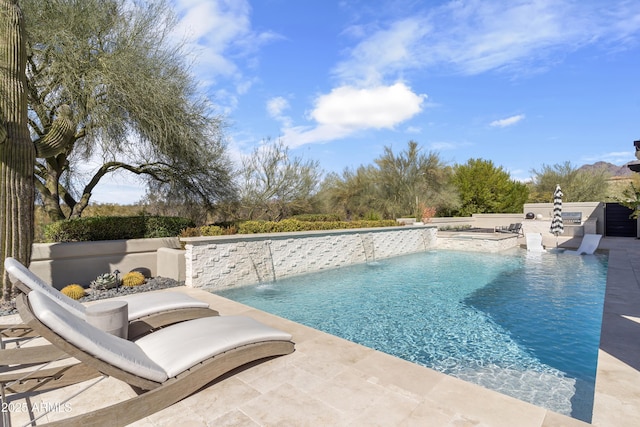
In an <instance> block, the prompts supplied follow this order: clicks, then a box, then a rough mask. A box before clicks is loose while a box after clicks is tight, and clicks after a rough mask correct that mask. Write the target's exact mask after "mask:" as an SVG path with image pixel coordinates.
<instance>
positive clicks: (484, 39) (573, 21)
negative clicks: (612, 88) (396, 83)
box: [334, 0, 640, 84]
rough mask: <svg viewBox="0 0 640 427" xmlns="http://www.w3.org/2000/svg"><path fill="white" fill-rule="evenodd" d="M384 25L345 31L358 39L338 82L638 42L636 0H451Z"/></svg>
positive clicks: (471, 68) (535, 64)
mask: <svg viewBox="0 0 640 427" xmlns="http://www.w3.org/2000/svg"><path fill="white" fill-rule="evenodd" d="M383 25H384V27H382V26H381V25H378V26H377V27H375V28H374V30H373V31H371V30H369V32H367V27H365V26H358V27H357V28H358V30H359V31H350V32H345V34H347V35H349V36H355V37H358V39H359V42H358V43H357V45H356V46H355V47H354V48H353V49H351V50H350V51H349V52H348V57H347V58H346V59H345V60H344V61H342V62H341V63H339V64H338V65H337V66H336V67H335V69H334V73H335V75H336V76H337V77H338V79H339V80H341V81H343V82H360V83H365V84H370V83H371V82H380V81H384V79H389V78H391V79H396V78H398V77H399V76H401V75H402V73H404V72H406V71H407V70H415V69H429V68H437V69H442V68H445V69H447V68H448V69H453V70H454V71H455V72H458V73H461V74H467V75H473V74H479V73H483V72H487V71H492V70H502V71H510V72H512V73H516V74H517V73H523V72H525V73H530V72H535V71H539V70H541V69H545V68H546V67H547V66H548V65H549V64H551V63H553V61H554V60H555V58H556V57H557V55H558V54H560V55H562V54H565V53H567V52H572V51H574V50H576V49H579V48H580V47H582V46H585V45H593V44H599V45H606V46H607V47H609V46H610V45H612V44H615V45H616V47H617V48H618V47H620V48H624V43H634V42H635V41H637V37H638V34H639V33H640V2H631V1H625V0H622V1H609V2H606V4H604V3H602V2H601V1H598V0H592V1H589V0H584V1H580V2H575V1H572V0H513V1H509V2H505V1H487V0H469V1H464V2H461V1H451V2H448V3H445V4H444V5H442V6H440V7H437V8H432V9H430V10H428V11H427V10H424V11H423V12H422V13H420V12H417V13H414V14H413V16H412V17H411V18H407V19H402V20H397V21H393V22H389V23H386V24H383Z"/></svg>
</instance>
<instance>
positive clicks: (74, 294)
mask: <svg viewBox="0 0 640 427" xmlns="http://www.w3.org/2000/svg"><path fill="white" fill-rule="evenodd" d="M60 292H62V293H63V294H65V295H66V296H68V297H69V298H73V299H75V300H79V299H80V298H82V297H83V296H84V288H83V287H82V286H80V285H77V284H75V283H74V284H71V285H68V286H65V287H64V288H62V289H60Z"/></svg>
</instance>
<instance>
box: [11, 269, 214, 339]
mask: <svg viewBox="0 0 640 427" xmlns="http://www.w3.org/2000/svg"><path fill="white" fill-rule="evenodd" d="M4 267H5V270H6V271H7V273H9V277H10V278H11V279H12V282H13V284H14V286H15V287H17V288H18V289H19V290H20V291H22V292H24V293H28V292H29V291H32V290H33V291H36V292H40V293H42V294H44V295H46V296H47V297H48V298H51V299H53V300H55V301H57V302H58V303H59V304H62V305H64V306H65V307H67V309H68V310H69V311H70V312H72V313H73V314H74V315H76V316H78V317H79V318H81V319H84V318H85V312H86V307H85V306H84V305H82V304H80V303H79V302H78V301H76V300H74V299H71V298H69V297H68V296H66V295H64V294H63V293H62V292H60V291H58V290H57V289H56V288H54V287H53V286H50V285H49V284H47V283H45V282H44V281H43V280H41V279H40V278H39V277H38V276H36V275H35V274H33V273H32V272H31V271H30V270H29V269H28V268H26V267H25V266H24V265H22V263H20V262H19V261H18V260H16V259H15V258H11V257H9V258H7V259H5V261H4ZM115 299H116V300H121V301H126V302H127V307H128V312H129V338H135V337H136V336H138V335H140V334H141V333H145V332H147V331H149V330H152V329H155V328H159V327H162V326H166V325H169V324H172V323H176V322H182V321H184V320H189V319H194V318H198V317H208V316H217V315H218V312H217V311H215V310H212V309H210V308H209V304H207V303H206V302H204V301H200V300H197V299H195V298H192V297H190V296H188V295H185V294H183V293H181V292H151V293H144V294H136V295H127V296H122V297H118V298H115Z"/></svg>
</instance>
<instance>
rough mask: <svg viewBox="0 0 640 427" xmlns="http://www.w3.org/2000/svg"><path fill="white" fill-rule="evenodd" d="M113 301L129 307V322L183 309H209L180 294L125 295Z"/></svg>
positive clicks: (197, 301) (149, 293)
mask: <svg viewBox="0 0 640 427" xmlns="http://www.w3.org/2000/svg"><path fill="white" fill-rule="evenodd" d="M114 300H117V301H126V302H127V304H128V306H129V321H131V320H135V319H139V318H141V317H144V316H150V315H152V314H155V313H158V312H161V311H169V310H179V309H181V308H184V307H191V308H209V304H207V303H206V302H204V301H200V300H197V299H195V298H192V297H190V296H189V295H186V294H183V293H181V292H143V293H140V294H135V295H127V296H126V297H117V298H114Z"/></svg>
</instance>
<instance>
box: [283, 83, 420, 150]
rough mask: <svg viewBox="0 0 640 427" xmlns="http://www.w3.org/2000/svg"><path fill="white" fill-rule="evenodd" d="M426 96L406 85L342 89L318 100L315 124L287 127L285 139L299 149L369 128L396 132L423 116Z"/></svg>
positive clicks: (345, 87)
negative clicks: (397, 127) (400, 126)
mask: <svg viewBox="0 0 640 427" xmlns="http://www.w3.org/2000/svg"><path fill="white" fill-rule="evenodd" d="M426 97H427V96H426V95H420V94H416V93H414V92H413V91H412V90H411V89H410V88H409V87H407V86H406V85H405V84H403V83H396V84H394V85H391V86H375V87H370V88H358V87H353V86H340V87H337V88H335V89H333V90H332V91H331V92H330V93H328V94H325V95H320V96H319V97H318V98H317V99H316V102H315V108H314V109H313V111H311V112H310V113H309V118H310V119H313V120H314V121H315V125H313V126H306V127H305V126H297V127H288V128H285V131H284V136H283V140H284V141H285V143H286V144H287V145H289V146H294V147H296V146H300V145H303V144H308V143H315V142H327V141H332V140H335V139H339V138H344V137H346V136H348V135H351V134H353V133H355V132H358V131H361V130H365V129H392V128H394V127H395V126H396V125H398V124H400V123H402V122H404V121H406V120H409V119H410V118H412V117H414V116H415V115H416V114H418V113H420V112H421V111H422V105H423V102H424V100H425V99H426Z"/></svg>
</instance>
